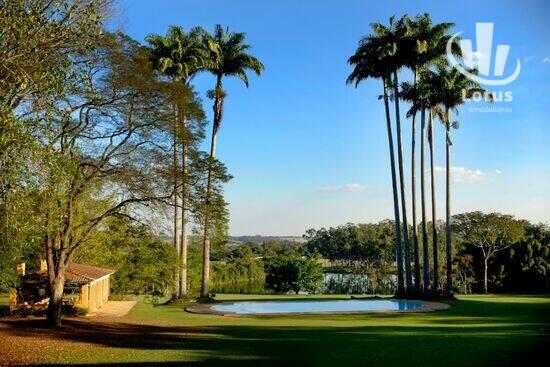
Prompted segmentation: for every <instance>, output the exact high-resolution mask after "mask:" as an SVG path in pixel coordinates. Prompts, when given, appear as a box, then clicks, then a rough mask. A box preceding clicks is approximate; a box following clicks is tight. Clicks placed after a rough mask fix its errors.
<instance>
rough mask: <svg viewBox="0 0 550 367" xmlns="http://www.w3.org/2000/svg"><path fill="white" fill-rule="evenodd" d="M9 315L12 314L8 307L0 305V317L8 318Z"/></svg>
mask: <svg viewBox="0 0 550 367" xmlns="http://www.w3.org/2000/svg"><path fill="white" fill-rule="evenodd" d="M11 315H12V312H11V309H10V307H9V306H8V305H0V317H9V316H11Z"/></svg>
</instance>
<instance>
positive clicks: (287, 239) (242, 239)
mask: <svg viewBox="0 0 550 367" xmlns="http://www.w3.org/2000/svg"><path fill="white" fill-rule="evenodd" d="M189 237H190V238H191V239H193V238H194V236H193V235H190V236H189ZM159 238H160V239H161V240H163V241H166V242H169V243H172V238H173V237H172V236H167V235H162V236H159ZM269 241H276V242H279V243H285V244H302V243H306V242H307V241H306V240H304V239H303V238H302V237H300V236H261V235H254V236H229V242H230V243H234V244H239V243H246V242H253V243H257V244H263V243H266V242H269Z"/></svg>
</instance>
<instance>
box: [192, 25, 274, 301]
mask: <svg viewBox="0 0 550 367" xmlns="http://www.w3.org/2000/svg"><path fill="white" fill-rule="evenodd" d="M203 43H204V45H205V47H206V48H207V50H208V56H207V61H206V70H207V71H209V72H210V73H211V74H212V75H214V77H215V78H216V85H215V87H214V89H213V90H211V91H210V92H209V96H210V97H211V98H212V99H213V100H214V106H213V109H214V121H213V124H212V137H211V142H210V160H209V165H208V177H207V187H206V197H205V212H204V215H203V219H204V224H203V231H204V236H203V272H202V279H203V280H202V287H201V296H202V297H207V296H208V290H209V280H210V234H209V232H210V227H211V223H210V213H209V212H210V210H211V204H213V202H212V201H213V198H212V197H211V191H212V181H213V180H214V177H213V169H214V161H215V156H216V141H217V136H218V132H219V128H220V126H221V123H222V119H223V104H224V101H225V98H226V96H227V93H226V92H225V91H224V90H223V85H222V82H223V78H225V77H231V76H235V77H237V78H239V79H241V80H242V81H243V83H244V84H245V85H246V86H247V87H248V76H247V72H248V71H253V72H254V73H256V74H257V75H260V74H261V73H262V71H263V69H264V66H263V64H262V63H261V62H260V61H259V60H258V59H257V58H255V57H254V56H252V55H250V54H249V53H248V50H249V49H250V45H248V44H246V43H245V33H235V32H230V31H229V28H225V29H224V28H223V27H222V26H221V25H219V24H218V25H216V28H215V30H214V34H212V35H210V34H208V33H206V32H204V33H203Z"/></svg>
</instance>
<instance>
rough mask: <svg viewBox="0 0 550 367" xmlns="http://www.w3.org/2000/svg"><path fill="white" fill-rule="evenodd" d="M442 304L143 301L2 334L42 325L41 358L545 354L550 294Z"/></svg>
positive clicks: (185, 360)
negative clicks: (245, 312)
mask: <svg viewBox="0 0 550 367" xmlns="http://www.w3.org/2000/svg"><path fill="white" fill-rule="evenodd" d="M219 298H220V299H224V300H238V299H272V298H274V297H273V296H264V295H262V296H228V295H223V296H219ZM275 298H278V299H279V298H282V297H275ZM285 298H291V299H296V298H304V297H303V296H300V297H296V296H287V297H285ZM305 298H315V297H305ZM449 304H450V305H451V308H450V309H449V310H446V311H439V312H432V313H406V314H405V313H403V314H362V315H307V316H304V315H296V316H261V317H259V316H256V317H251V316H246V317H242V316H241V317H237V316H217V315H198V314H190V313H187V312H185V311H184V307H185V305H181V304H180V305H161V306H155V305H153V304H151V303H149V302H144V300H143V299H140V302H139V303H138V304H137V305H136V307H135V308H134V309H133V310H132V311H131V313H130V314H129V315H128V316H126V317H124V318H121V319H112V320H103V321H101V322H100V320H92V319H84V320H71V321H67V322H65V327H64V329H62V330H61V331H58V332H53V333H51V332H44V329H41V328H40V327H38V328H37V327H36V325H33V324H32V323H31V322H29V323H28V324H23V325H21V322H19V324H17V322H11V323H10V322H7V323H6V322H4V323H3V324H2V328H1V329H0V339H2V338H16V339H17V342H18V345H20V346H23V345H25V340H26V339H29V340H31V339H32V340H34V339H35V338H33V336H32V335H33V334H34V335H35V336H36V333H37V332H39V331H42V332H43V335H42V339H45V343H48V345H54V344H53V343H56V344H55V345H56V346H57V347H50V348H44V347H42V348H40V352H39V353H40V355H39V358H37V359H36V360H34V359H31V360H30V361H29V362H30V363H34V362H37V361H38V362H41V363H43V364H55V363H69V364H89V365H92V364H110V365H121V366H122V365H125V366H134V365H135V366H137V365H143V366H146V365H147V366H182V365H183V366H331V367H340V366H484V365H494V366H512V365H519V364H521V363H522V362H525V361H526V359H527V358H528V359H531V360H536V359H535V358H536V357H537V356H539V357H540V358H542V357H543V356H545V355H547V353H545V350H544V349H545V347H546V346H547V345H549V342H550V338H549V336H550V334H549V326H550V312H549V311H550V296H548V295H547V296H534V295H487V296H460V297H459V299H458V300H456V301H452V302H449ZM31 327H32V328H34V329H32V330H29V328H31ZM6 340H8V339H6ZM28 344H29V345H30V343H28ZM34 345H36V341H35V343H34ZM38 345H41V342H40V343H39V344H38ZM36 348H38V347H36ZM33 349H34V348H33ZM0 351H1V349H0ZM0 360H1V358H0ZM541 360H543V359H541Z"/></svg>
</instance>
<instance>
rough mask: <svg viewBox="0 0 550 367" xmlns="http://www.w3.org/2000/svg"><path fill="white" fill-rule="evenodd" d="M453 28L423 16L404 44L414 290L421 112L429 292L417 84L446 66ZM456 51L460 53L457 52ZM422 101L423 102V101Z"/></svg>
mask: <svg viewBox="0 0 550 367" xmlns="http://www.w3.org/2000/svg"><path fill="white" fill-rule="evenodd" d="M453 26H454V24H453V23H439V24H433V22H432V20H431V17H430V15H429V14H427V13H424V14H420V15H417V16H416V17H415V18H414V19H413V20H412V21H410V22H409V23H408V27H409V32H408V36H407V37H406V38H405V40H404V44H405V46H404V47H405V50H406V55H405V58H406V60H405V63H406V65H407V67H409V68H410V69H411V70H412V72H413V85H412V86H410V88H409V91H408V97H409V98H408V100H409V102H411V103H412V104H413V106H412V107H411V109H410V110H409V113H408V117H412V131H411V137H412V139H411V180H412V183H411V190H412V196H411V198H412V221H413V223H412V224H413V247H414V262H415V286H416V289H417V290H419V287H420V267H419V263H420V259H419V244H418V222H417V215H416V209H417V204H416V114H417V113H418V112H419V111H420V117H421V142H420V148H421V151H420V158H421V162H420V165H421V173H420V181H421V183H420V184H421V211H422V213H421V215H422V245H423V246H422V248H423V264H424V265H423V270H424V272H423V279H424V281H423V288H424V290H425V291H426V292H427V291H428V290H429V284H430V282H429V280H430V279H429V270H430V266H429V256H428V231H427V226H426V202H425V201H426V180H425V171H424V165H425V150H424V149H425V145H424V142H425V137H426V130H425V128H426V123H425V116H426V99H425V98H423V97H424V96H423V94H422V93H418V91H417V90H416V89H417V88H418V83H421V82H422V80H421V76H422V72H423V71H424V70H426V69H427V68H428V67H429V66H430V65H433V64H435V65H443V64H445V62H446V60H445V53H446V45H447V41H448V40H449V39H450V36H449V35H448V34H447V33H448V31H449V30H450V29H451V28H452V27H453ZM453 51H454V52H455V53H456V52H458V49H457V48H453ZM424 90H425V92H426V93H427V92H429V88H427V89H426V88H424ZM421 99H422V100H421Z"/></svg>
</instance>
